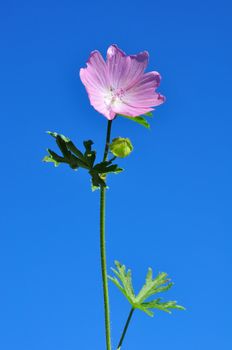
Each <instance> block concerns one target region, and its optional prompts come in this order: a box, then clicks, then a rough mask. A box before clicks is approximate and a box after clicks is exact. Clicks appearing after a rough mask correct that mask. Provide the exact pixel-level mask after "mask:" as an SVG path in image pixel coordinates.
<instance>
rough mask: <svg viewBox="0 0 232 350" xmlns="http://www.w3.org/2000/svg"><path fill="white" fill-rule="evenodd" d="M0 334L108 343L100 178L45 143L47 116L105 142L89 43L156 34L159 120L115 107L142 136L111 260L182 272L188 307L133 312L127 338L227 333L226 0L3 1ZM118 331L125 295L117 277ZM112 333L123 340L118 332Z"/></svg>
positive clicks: (175, 275) (1, 343)
mask: <svg viewBox="0 0 232 350" xmlns="http://www.w3.org/2000/svg"><path fill="white" fill-rule="evenodd" d="M0 38H1V55H0V63H1V64H0V70H1V79H0V90H1V91H0V95H1V103H0V113H1V120H2V122H1V130H2V131H1V142H2V145H1V163H2V167H1V169H2V170H1V184H2V186H1V187H2V189H1V244H0V267H1V282H0V285H1V288H0V295H1V298H0V329H1V332H0V347H1V349H3V350H41V349H43V350H53V349H54V350H74V349H77V348H80V349H83V350H87V349H88V350H89V349H95V350H98V349H99V350H100V349H104V329H103V305H102V289H101V280H100V266H99V250H98V249H99V234H98V216H99V214H98V209H99V203H98V202H99V193H98V192H95V193H92V192H91V190H90V186H89V179H88V177H87V175H86V174H85V173H84V172H81V171H80V172H74V171H71V170H70V169H68V168H66V167H65V166H64V167H61V166H60V167H59V168H54V167H52V165H50V164H44V163H42V162H41V159H42V158H43V156H44V155H45V153H46V148H47V147H48V146H49V147H51V148H52V147H53V148H54V144H53V142H52V139H51V138H50V137H49V136H48V135H47V134H45V131H46V130H54V131H57V132H62V133H63V134H65V135H67V136H69V137H71V138H72V139H73V140H74V141H75V142H76V143H77V144H78V145H81V142H82V141H83V140H85V139H89V138H91V139H93V140H94V142H95V146H96V149H97V150H98V155H99V157H101V154H102V153H101V152H102V149H103V143H104V138H105V129H106V119H105V118H104V117H103V116H101V115H99V114H98V113H97V112H96V111H95V110H94V109H93V108H92V107H91V106H90V104H89V101H88V98H87V95H86V92H85V89H84V87H83V86H82V84H81V82H80V80H79V75H78V72H79V69H80V68H81V67H83V66H85V62H86V60H87V58H88V55H89V53H90V51H92V50H94V49H98V50H100V51H101V52H102V53H103V54H105V52H106V49H107V47H108V46H109V45H110V44H112V43H116V44H118V45H119V47H121V48H122V49H123V50H124V51H126V52H127V53H130V54H133V53H137V52H139V51H143V50H148V51H149V53H150V62H149V70H158V71H159V72H160V73H161V75H162V77H163V80H162V84H161V86H160V89H159V91H160V92H162V93H163V94H164V95H165V96H166V97H167V102H166V103H165V104H164V105H163V106H161V107H159V108H157V110H156V112H155V114H154V118H153V120H152V121H151V124H152V128H151V130H149V131H148V130H146V129H145V128H142V127H140V126H138V125H136V124H135V123H132V122H129V121H127V120H124V119H120V118H118V119H117V120H116V121H115V123H114V125H113V133H112V134H113V137H116V136H123V137H129V138H130V139H131V140H132V142H133V144H134V152H133V153H132V154H131V156H130V157H129V158H127V159H125V160H121V161H120V162H119V163H120V165H121V166H122V167H124V168H125V172H124V173H122V174H120V175H117V176H114V175H112V176H111V177H110V178H109V186H110V189H109V191H108V192H107V251H108V264H109V266H112V265H113V261H114V260H115V259H118V260H120V261H121V262H123V263H125V264H126V265H127V266H128V267H131V269H132V271H133V276H134V284H135V288H136V290H138V289H139V287H140V285H141V284H142V283H143V279H144V276H145V273H146V270H147V267H148V266H151V267H152V268H153V269H154V271H156V272H158V271H166V272H168V273H169V275H170V277H171V278H172V279H173V281H174V282H175V286H174V287H173V289H172V290H171V291H169V292H168V293H167V296H166V297H167V298H169V299H174V300H178V302H179V303H181V304H183V305H185V306H186V307H187V311H186V312H174V313H173V314H172V315H171V316H170V315H168V314H162V313H161V312H157V314H156V315H155V317H154V318H153V319H151V318H149V317H148V316H146V315H145V314H143V313H141V312H139V311H138V312H136V313H135V315H134V318H133V321H132V323H131V326H130V329H129V331H128V334H127V337H126V339H125V343H124V347H123V349H127V350H130V349H133V350H136V349H141V348H142V349H153V348H154V349H158V348H162V349H163V350H166V349H170V348H172V349H176V350H182V349H183V350H186V349H188V350H203V349H204V350H205V349H211V350H214V349H215V350H216V349H223V350H224V349H225V350H226V349H230V348H231V347H232V339H231V330H230V328H229V324H230V323H231V305H230V296H231V295H230V294H231V292H230V291H231V279H230V274H231V226H232V225H231V194H232V191H231V170H232V167H231V146H232V139H231V126H232V122H231V58H232V57H231V56H232V55H231V53H232V51H231V45H230V43H231V4H230V3H229V1H224V0H222V1H220V3H218V2H216V1H203V2H202V1H200V0H196V1H188V2H186V1H175V2H174V1H170V0H167V1H164V2H156V1H151V0H150V1H147V0H145V1H142V2H140V1H137V0H134V1H131V0H129V1H122V0H119V1H117V2H109V1H99V2H97V1H89V2H86V1H81V2H78V1H74V0H67V1H51V0H47V1H44V0H40V1H33V0H32V1H24V0H22V1H20V2H18V1H8V2H2V3H1V11H0ZM110 299H111V305H112V312H111V313H112V336H113V344H114V346H116V343H117V341H118V338H119V335H120V331H121V329H122V326H123V323H124V321H125V318H126V317H127V314H128V311H129V305H128V304H127V302H126V301H125V300H124V299H123V297H122V295H120V294H119V292H118V291H117V290H116V288H115V287H114V286H112V285H110ZM114 348H115V347H114Z"/></svg>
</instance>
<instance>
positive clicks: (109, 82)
mask: <svg viewBox="0 0 232 350" xmlns="http://www.w3.org/2000/svg"><path fill="white" fill-rule="evenodd" d="M148 57H149V54H148V52H147V51H144V52H141V53H138V54H137V55H129V56H127V55H126V54H125V53H124V52H123V51H122V50H120V49H119V48H118V47H117V45H111V46H110V47H109V48H108V50H107V59H106V61H105V60H104V59H103V57H102V55H101V54H100V52H99V51H97V50H95V51H93V52H91V54H90V57H89V60H88V62H87V67H86V68H81V70H80V78H81V81H82V83H83V84H84V86H85V88H86V90H87V93H88V95H89V99H90V103H91V105H92V106H93V107H94V108H95V109H96V110H97V111H98V112H99V113H101V114H103V115H104V116H105V117H106V118H107V119H109V120H112V119H114V118H115V116H116V115H117V114H122V115H126V116H130V117H136V116H139V115H142V114H145V113H148V112H151V111H153V110H154V108H152V107H155V106H158V105H160V104H162V103H163V102H164V100H165V98H164V96H162V95H160V94H159V93H157V92H156V91H155V90H156V88H157V87H158V86H159V84H160V79H161V77H160V74H159V73H158V72H155V71H152V72H149V73H144V70H145V68H146V67H147V64H148Z"/></svg>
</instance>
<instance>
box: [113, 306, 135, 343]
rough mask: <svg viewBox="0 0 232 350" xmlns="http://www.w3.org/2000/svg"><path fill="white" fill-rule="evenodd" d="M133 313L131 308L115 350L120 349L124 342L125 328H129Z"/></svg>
mask: <svg viewBox="0 0 232 350" xmlns="http://www.w3.org/2000/svg"><path fill="white" fill-rule="evenodd" d="M134 311H135V309H133V308H132V309H131V310H130V313H129V316H128V318H127V321H126V324H125V326H124V328H123V332H122V335H121V338H120V340H119V343H118V346H117V350H120V349H121V346H122V343H123V340H124V338H125V335H126V332H127V328H128V326H129V323H130V320H131V317H132V315H133V312H134Z"/></svg>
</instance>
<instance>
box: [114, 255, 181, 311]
mask: <svg viewBox="0 0 232 350" xmlns="http://www.w3.org/2000/svg"><path fill="white" fill-rule="evenodd" d="M115 265H116V269H114V268H112V271H113V273H114V276H113V277H111V276H108V278H109V279H110V280H111V281H112V282H113V283H114V284H115V285H116V286H117V287H118V289H119V290H120V291H121V292H122V294H123V295H124V296H125V297H126V298H127V300H128V301H129V303H130V304H131V306H132V308H134V309H139V310H141V311H143V312H145V313H146V314H147V315H149V316H153V312H152V311H151V309H158V310H162V311H165V312H168V313H171V311H170V309H179V310H184V307H183V306H180V305H177V303H176V301H167V302H161V301H160V300H161V299H160V298H158V299H154V300H151V301H145V300H147V299H148V298H149V297H151V296H153V295H154V294H158V293H162V292H166V291H167V290H169V289H170V288H171V287H172V286H173V283H170V282H169V281H170V280H169V279H168V278H167V274H166V273H164V272H161V273H159V274H158V275H157V276H156V277H155V278H153V277H152V269H151V268H149V269H148V272H147V275H146V280H145V284H144V286H143V287H142V288H141V290H140V292H139V293H138V295H137V296H135V293H134V288H133V284H132V277H131V270H127V269H126V267H125V265H122V264H120V263H119V262H118V261H115Z"/></svg>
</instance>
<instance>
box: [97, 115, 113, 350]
mask: <svg viewBox="0 0 232 350" xmlns="http://www.w3.org/2000/svg"><path fill="white" fill-rule="evenodd" d="M111 126H112V120H109V121H108V125H107V133H106V144H105V150H104V156H103V161H106V160H107V155H108V152H109V144H110V133H111ZM105 206H106V188H105V187H103V186H101V189H100V252H101V271H102V285H103V296H104V312H105V334H106V349H107V350H111V336H110V306H109V292H108V278H107V266H106V242H105Z"/></svg>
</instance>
